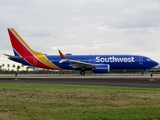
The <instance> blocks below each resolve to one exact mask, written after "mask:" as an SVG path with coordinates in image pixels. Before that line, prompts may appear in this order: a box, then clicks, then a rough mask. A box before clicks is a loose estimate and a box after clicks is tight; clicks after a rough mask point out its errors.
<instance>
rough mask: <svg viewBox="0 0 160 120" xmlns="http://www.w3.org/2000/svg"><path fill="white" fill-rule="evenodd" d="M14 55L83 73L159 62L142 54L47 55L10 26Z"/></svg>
mask: <svg viewBox="0 0 160 120" xmlns="http://www.w3.org/2000/svg"><path fill="white" fill-rule="evenodd" d="M8 33H9V37H10V41H11V44H12V47H13V52H14V55H8V54H4V55H6V56H8V58H9V59H10V60H12V61H15V62H18V63H21V64H23V65H30V66H35V67H38V68H44V69H52V70H64V69H65V70H79V71H80V74H81V75H84V74H85V71H86V70H92V71H93V72H94V73H108V72H109V71H110V69H142V71H143V70H146V69H150V68H152V67H154V66H157V65H158V63H157V62H156V61H154V60H152V59H150V58H149V57H146V56H140V55H64V54H63V53H62V52H61V51H60V50H59V55H47V54H43V53H41V52H37V51H35V50H33V49H31V48H30V47H29V46H28V44H27V43H26V42H25V41H24V40H23V39H22V38H21V37H20V35H19V34H18V33H17V32H16V31H15V30H14V29H13V28H8Z"/></svg>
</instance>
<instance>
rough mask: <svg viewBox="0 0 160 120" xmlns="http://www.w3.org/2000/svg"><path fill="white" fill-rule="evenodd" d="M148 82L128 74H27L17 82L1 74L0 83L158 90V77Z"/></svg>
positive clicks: (159, 78)
mask: <svg viewBox="0 0 160 120" xmlns="http://www.w3.org/2000/svg"><path fill="white" fill-rule="evenodd" d="M153 79H154V81H150V76H149V74H148V75H143V76H142V75H138V74H134V75H129V74H102V75H100V74H99V75H96V74H93V75H85V76H81V75H66V74H62V75H59V74H27V75H22V74H21V75H18V77H17V80H15V76H14V75H13V74H1V75H0V83H31V84H37V83H39V84H74V85H101V86H126V87H144V88H160V75H154V76H153Z"/></svg>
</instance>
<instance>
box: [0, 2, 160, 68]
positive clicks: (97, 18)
mask: <svg viewBox="0 0 160 120" xmlns="http://www.w3.org/2000/svg"><path fill="white" fill-rule="evenodd" d="M0 11H1V12H0V41H1V43H0V65H1V64H3V63H4V64H5V66H7V64H11V65H12V64H16V63H15V62H12V61H10V60H8V59H7V57H6V56H4V55H3V54H4V53H7V54H13V51H12V47H11V43H10V40H9V36H8V32H7V28H14V29H15V30H16V31H17V32H18V33H19V34H20V36H21V37H22V38H23V39H24V40H25V41H26V42H27V43H28V45H29V46H30V47H31V48H32V49H34V50H36V51H40V52H43V53H46V54H58V51H57V49H60V50H61V51H62V52H63V53H64V54H66V53H72V54H136V55H144V56H148V57H150V58H151V59H153V60H155V61H157V62H160V53H159V52H160V47H159V45H160V0H79V1H78V0H25V1H24V0H13V1H11V0H0Z"/></svg>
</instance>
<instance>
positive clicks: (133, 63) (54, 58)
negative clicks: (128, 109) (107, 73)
mask: <svg viewBox="0 0 160 120" xmlns="http://www.w3.org/2000/svg"><path fill="white" fill-rule="evenodd" d="M45 56H46V58H47V59H48V60H49V61H50V62H51V63H53V64H54V65H56V66H58V67H59V68H62V69H75V68H73V67H72V66H71V65H70V63H69V62H67V61H66V62H63V63H60V60H61V57H60V56H59V55H45ZM66 58H67V59H70V60H75V61H79V62H83V63H89V64H93V65H97V64H109V66H110V69H150V68H152V67H154V66H157V65H158V63H157V62H156V61H154V60H152V59H150V58H148V57H146V56H139V55H66ZM11 60H13V61H16V62H20V63H22V64H24V65H31V64H30V63H28V62H26V61H25V60H17V59H11ZM44 62H45V61H44ZM32 66H33V65H32Z"/></svg>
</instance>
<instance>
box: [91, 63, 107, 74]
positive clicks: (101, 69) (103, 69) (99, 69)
mask: <svg viewBox="0 0 160 120" xmlns="http://www.w3.org/2000/svg"><path fill="white" fill-rule="evenodd" d="M109 71H110V66H109V64H97V65H95V66H94V68H93V72H94V73H108V72H109Z"/></svg>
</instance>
